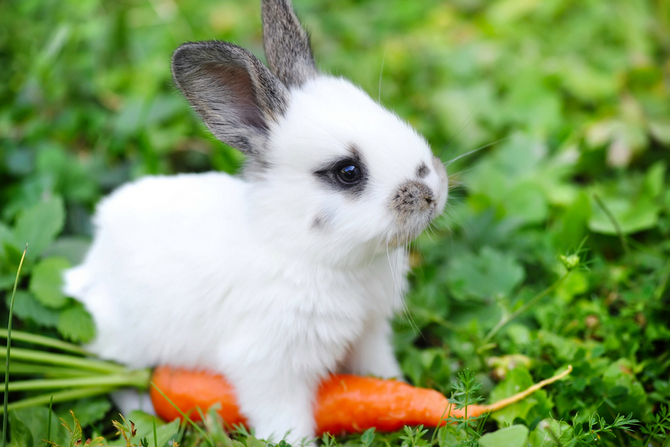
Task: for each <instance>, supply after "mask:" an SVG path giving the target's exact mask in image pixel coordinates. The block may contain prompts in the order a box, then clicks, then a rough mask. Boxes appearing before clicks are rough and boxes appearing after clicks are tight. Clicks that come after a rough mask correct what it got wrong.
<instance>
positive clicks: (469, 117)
mask: <svg viewBox="0 0 670 447" xmlns="http://www.w3.org/2000/svg"><path fill="white" fill-rule="evenodd" d="M476 111H477V108H475V109H474V110H472V111H471V112H470V113H468V116H466V117H465V120H464V121H463V124H461V127H459V128H458V130H457V131H456V133H455V134H454V135H453V136H452V137H451V139H450V140H449V141H447V144H446V145H445V146H444V147H443V148H442V150H441V151H440V154H439V155H438V156H437V157H438V158H441V157H442V154H443V153H444V151H445V149H447V148H448V147H449V145H451V143H452V142H453V141H454V138H456V137H457V136H458V134H459V133H461V132H462V131H463V129H465V128H466V127H467V125H468V124H470V120H471V118H472V116H473V115H474V114H475V112H476Z"/></svg>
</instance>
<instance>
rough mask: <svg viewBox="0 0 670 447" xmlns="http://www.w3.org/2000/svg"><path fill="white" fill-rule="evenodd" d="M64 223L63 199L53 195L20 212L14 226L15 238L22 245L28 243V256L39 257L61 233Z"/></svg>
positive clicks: (30, 257) (31, 257)
mask: <svg viewBox="0 0 670 447" xmlns="http://www.w3.org/2000/svg"><path fill="white" fill-rule="evenodd" d="M64 223H65V206H64V205H63V199H62V198H60V197H59V196H51V197H50V198H49V199H47V200H45V201H42V202H39V203H37V204H35V205H34V206H32V207H30V208H28V209H26V210H23V211H22V212H21V213H20V214H19V217H18V218H17V220H16V224H15V228H14V240H15V241H16V243H17V244H18V245H19V246H21V247H23V245H24V244H26V243H28V244H29V248H28V253H27V254H26V257H28V258H29V259H37V257H38V256H39V255H41V254H42V252H43V251H44V250H45V249H46V248H47V247H48V246H49V245H50V244H51V243H52V242H53V240H54V239H55V238H56V236H57V235H58V233H60V231H61V230H62V229H63V224H64Z"/></svg>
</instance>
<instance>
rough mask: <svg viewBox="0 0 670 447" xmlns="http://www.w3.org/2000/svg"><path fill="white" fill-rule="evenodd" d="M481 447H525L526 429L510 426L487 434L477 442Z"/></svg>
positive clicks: (526, 440)
mask: <svg viewBox="0 0 670 447" xmlns="http://www.w3.org/2000/svg"><path fill="white" fill-rule="evenodd" d="M477 442H479V445H481V446H482V447H525V446H526V445H527V442H528V427H526V426H524V425H512V426H511V427H505V428H501V429H500V430H498V431H495V432H493V433H488V434H486V435H484V436H482V437H481V438H479V440H478V441H477Z"/></svg>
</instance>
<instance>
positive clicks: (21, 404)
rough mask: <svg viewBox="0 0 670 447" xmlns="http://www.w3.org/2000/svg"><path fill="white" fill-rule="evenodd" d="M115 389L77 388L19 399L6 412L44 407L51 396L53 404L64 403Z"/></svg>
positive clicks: (107, 392) (103, 387)
mask: <svg viewBox="0 0 670 447" xmlns="http://www.w3.org/2000/svg"><path fill="white" fill-rule="evenodd" d="M115 389H116V387H113V386H112V387H109V386H97V387H86V388H79V389H75V390H66V391H60V392H58V393H48V394H40V395H39V396H34V397H29V398H27V399H21V400H18V401H16V402H12V403H11V404H9V406H8V407H7V410H18V409H20V408H29V407H36V406H39V405H46V404H48V403H49V401H50V400H51V398H52V396H53V401H54V402H65V401H68V400H75V399H82V398H84V397H90V396H99V395H101V394H109V393H111V392H112V391H114V390H115Z"/></svg>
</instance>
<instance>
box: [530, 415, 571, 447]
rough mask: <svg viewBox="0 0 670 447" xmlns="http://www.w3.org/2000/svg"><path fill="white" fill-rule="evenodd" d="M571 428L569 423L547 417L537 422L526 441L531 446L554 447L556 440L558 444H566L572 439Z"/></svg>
mask: <svg viewBox="0 0 670 447" xmlns="http://www.w3.org/2000/svg"><path fill="white" fill-rule="evenodd" d="M572 437H573V429H572V427H570V425H569V424H567V423H566V422H563V421H557V420H556V419H552V418H547V419H543V420H542V421H540V423H539V424H537V427H536V428H535V430H533V431H532V432H531V434H530V438H529V439H528V442H529V444H530V446H531V447H555V446H556V445H557V444H556V440H558V442H559V443H560V444H559V445H568V442H570V440H572Z"/></svg>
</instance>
